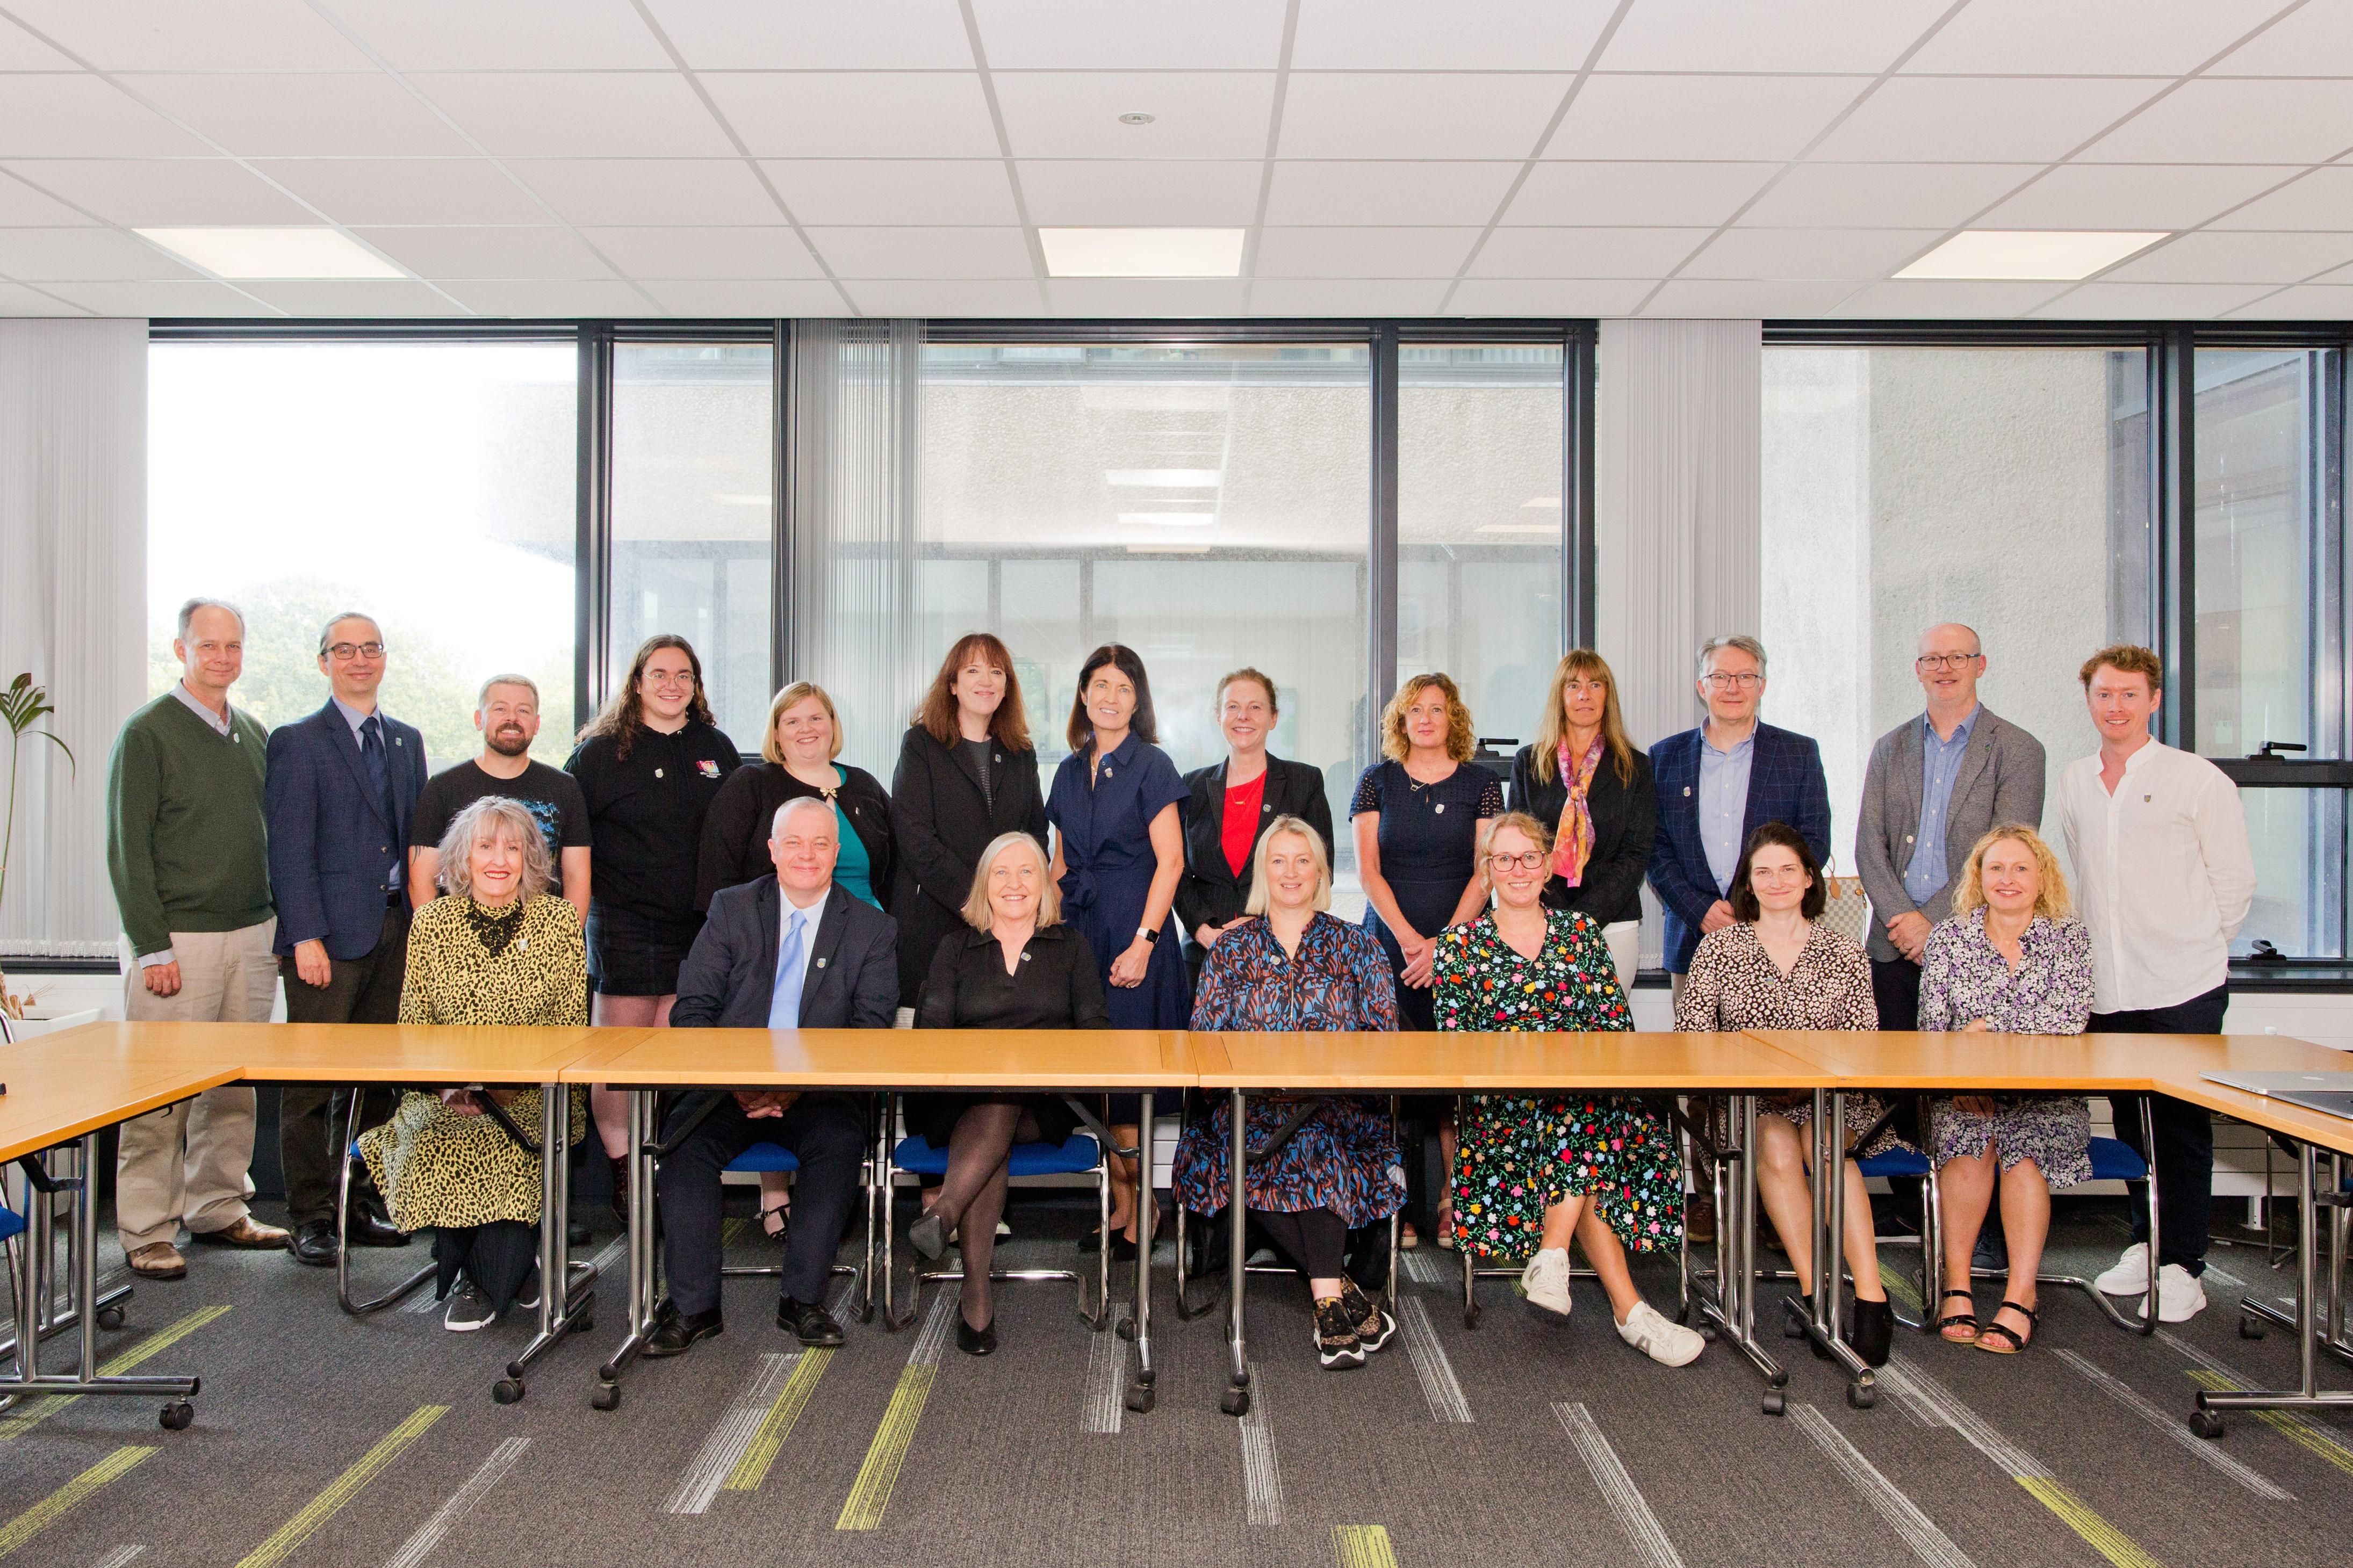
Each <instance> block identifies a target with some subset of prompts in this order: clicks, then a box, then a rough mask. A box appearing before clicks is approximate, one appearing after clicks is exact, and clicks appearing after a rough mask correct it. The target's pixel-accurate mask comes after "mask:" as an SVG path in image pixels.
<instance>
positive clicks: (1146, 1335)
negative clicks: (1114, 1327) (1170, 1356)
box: [1103, 1089, 1160, 1414]
mask: <svg viewBox="0 0 2353 1568" xmlns="http://www.w3.org/2000/svg"><path fill="white" fill-rule="evenodd" d="M1136 1122H1137V1125H1136V1132H1135V1169H1136V1176H1135V1194H1136V1197H1135V1310H1134V1317H1133V1318H1132V1319H1130V1320H1129V1321H1130V1322H1131V1323H1132V1324H1133V1325H1134V1332H1135V1382H1134V1384H1131V1385H1130V1386H1129V1388H1128V1391H1127V1407H1128V1408H1129V1409H1130V1410H1134V1411H1135V1412H1137V1413H1139V1414H1141V1413H1142V1412H1145V1411H1147V1410H1150V1409H1151V1408H1152V1406H1153V1404H1154V1398H1155V1395H1154V1389H1153V1381H1154V1379H1155V1377H1156V1376H1157V1375H1158V1374H1157V1373H1155V1371H1154V1370H1153V1365H1152V1226H1153V1222H1154V1221H1155V1220H1156V1219H1158V1218H1159V1217H1160V1215H1159V1211H1160V1202H1159V1200H1158V1199H1157V1198H1155V1197H1154V1196H1153V1194H1152V1091H1151V1090H1150V1089H1145V1091H1144V1104H1143V1107H1142V1114H1141V1115H1140V1116H1138V1117H1137V1119H1136ZM1103 1245H1104V1248H1105V1250H1109V1248H1110V1245H1111V1238H1110V1237H1104V1238H1103Z"/></svg>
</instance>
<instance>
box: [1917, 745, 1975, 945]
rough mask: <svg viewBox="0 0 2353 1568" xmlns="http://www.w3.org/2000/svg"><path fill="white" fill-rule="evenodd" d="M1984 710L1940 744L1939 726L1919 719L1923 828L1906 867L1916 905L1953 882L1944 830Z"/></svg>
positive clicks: (1921, 823) (1918, 832)
mask: <svg viewBox="0 0 2353 1568" xmlns="http://www.w3.org/2000/svg"><path fill="white" fill-rule="evenodd" d="M1982 711H1983V710H1982V709H1978V708H1972V709H1970V710H1969V716H1968V718H1966V719H1964V720H1962V721H1960V722H1959V723H1958V724H1957V725H1955V726H1954V727H1953V738H1952V739H1951V740H1949V741H1945V740H1939V739H1938V738H1937V736H1936V725H1934V724H1931V723H1930V722H1928V718H1927V715H1926V714H1922V715H1921V717H1920V826H1919V827H1918V828H1917V829H1916V830H1915V832H1914V833H1913V835H1912V858H1911V859H1910V860H1909V861H1907V862H1905V867H1904V891H1905V893H1906V894H1908V895H1909V896H1910V897H1911V900H1912V901H1913V902H1914V903H1915V904H1925V903H1926V902H1927V901H1928V900H1930V899H1931V898H1933V897H1934V896H1935V895H1936V889H1939V888H1941V887H1943V886H1944V885H1945V884H1946V882H1947V881H1949V880H1950V879H1951V877H1950V873H1949V868H1947V866H1946V864H1945V826H1946V824H1947V822H1948V821H1949V820H1950V818H1951V815H1952V804H1953V781H1954V780H1955V779H1956V778H1957V777H1959V776H1960V772H1961V756H1962V753H1963V752H1967V751H1968V749H1969V731H1971V730H1974V729H1975V728H1977V722H1978V714H1979V713H1980V712H1982Z"/></svg>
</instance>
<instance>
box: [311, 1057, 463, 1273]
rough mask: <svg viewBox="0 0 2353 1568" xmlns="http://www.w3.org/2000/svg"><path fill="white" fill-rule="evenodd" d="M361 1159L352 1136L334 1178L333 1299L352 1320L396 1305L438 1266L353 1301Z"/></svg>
mask: <svg viewBox="0 0 2353 1568" xmlns="http://www.w3.org/2000/svg"><path fill="white" fill-rule="evenodd" d="M364 1087H365V1086H364V1085H361V1086H355V1087H354V1088H353V1090H352V1104H353V1107H354V1108H356V1107H357V1106H358V1105H359V1103H360V1094H361V1092H362V1090H363V1089H364ZM359 1157H360V1141H359V1136H358V1134H356V1133H354V1134H353V1136H352V1139H351V1141H350V1142H348V1143H347V1144H345V1145H344V1147H343V1170H342V1171H341V1172H340V1173H337V1176H336V1179H335V1300H336V1301H337V1302H339V1303H340V1304H341V1305H342V1307H343V1310H344V1311H346V1312H349V1313H350V1314H351V1315H352V1316H353V1317H354V1318H364V1317H366V1316H367V1315H368V1314H369V1313H370V1312H381V1311H383V1310H385V1308H386V1307H390V1306H394V1305H396V1304H397V1303H398V1302H399V1301H400V1300H401V1299H402V1298H404V1297H406V1295H407V1294H408V1293H409V1292H410V1291H412V1290H414V1289H417V1287H418V1286H419V1285H422V1284H424V1283H425V1282H426V1281H427V1280H428V1279H432V1278H433V1276H434V1274H435V1272H436V1271H437V1270H438V1268H439V1265H438V1264H436V1263H434V1262H433V1261H432V1260H431V1259H429V1258H428V1259H427V1260H426V1262H425V1263H424V1264H423V1265H422V1266H420V1267H419V1268H417V1269H416V1270H415V1271H414V1272H413V1273H411V1274H410V1275H409V1276H408V1277H407V1278H406V1279H403V1280H401V1281H400V1283H399V1284H397V1285H395V1286H394V1287H393V1288H392V1289H389V1290H386V1291H385V1293H384V1294H383V1295H381V1296H371V1297H369V1298H368V1299H367V1300H364V1301H354V1300H352V1241H351V1229H352V1163H353V1161H354V1160H357V1159H358V1158H359Z"/></svg>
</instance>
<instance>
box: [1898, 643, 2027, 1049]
mask: <svg viewBox="0 0 2353 1568" xmlns="http://www.w3.org/2000/svg"><path fill="white" fill-rule="evenodd" d="M1912 668H1913V673H1914V674H1915V675H1917V676H1918V677H1919V679H1920V687H1921V689H1922V690H1924V691H1926V693H1927V694H1928V705H1927V711H1926V712H1925V713H1923V714H1922V715H1921V716H1920V717H1919V718H1916V719H1907V720H1905V721H1904V722H1903V723H1901V724H1898V725H1897V726H1895V728H1894V729H1893V730H1890V731H1887V733H1886V734H1884V735H1882V736H1881V737H1880V738H1879V742H1878V744H1876V745H1874V746H1873V747H1872V748H1871V762H1870V764H1869V765H1868V766H1867V767H1866V768H1865V769H1864V771H1863V775H1862V820H1861V821H1860V822H1858V823H1857V824H1856V825H1855V830H1854V865H1855V870H1856V872H1857V873H1858V874H1859V875H1860V876H1861V877H1862V890H1863V891H1864V892H1865V893H1866V894H1868V895H1869V896H1870V898H1871V940H1870V943H1869V945H1870V950H1871V989H1872V994H1873V999H1874V1000H1875V1001H1876V1002H1877V1003H1878V1004H1879V1026H1880V1027H1881V1028H1883V1029H1905V1030H1908V1029H1916V1028H1918V1027H1919V1026H1920V961H1921V955H1922V954H1923V953H1924V952H1926V951H1927V947H1928V933H1929V931H1932V930H1934V929H1935V928H1936V924H1937V922H1939V921H1943V920H1945V919H1946V918H1947V917H1948V916H1950V915H1951V914H1952V912H1953V893H1954V890H1955V889H1956V887H1957V884H1958V881H1959V879H1960V872H1961V867H1962V866H1963V865H1964V864H1966V863H1967V862H1968V858H1969V851H1970V850H1971V849H1972V848H1974V847H1976V845H1977V841H1978V838H1979V837H1982V836H1983V835H1984V834H1985V831H1986V830H1987V829H1988V828H1989V827H1992V826H1996V825H1997V824H2001V825H2007V824H2011V823H2015V824H2019V825H2021V826H2027V827H2040V826H2042V742H2040V741H2037V740H2036V739H2035V738H2034V737H2033V736H2031V735H2030V734H2028V733H2027V732H2026V731H2023V730H2021V729H2020V728H2019V727H2018V726H2017V725H2015V724H2012V723H2010V721H2007V720H2004V719H2001V718H1999V717H1997V716H1996V715H1995V714H1994V713H1993V712H1992V711H1991V710H1989V709H1987V708H1986V707H1984V706H1983V705H1981V704H1980V703H1979V702H1978V679H1979V678H1980V677H1981V676H1983V675H1984V674H1985V668H1986V660H1985V649H1984V646H1983V645H1982V644H1981V643H1979V642H1978V634H1977V633H1975V632H1973V631H1971V630H1970V629H1969V628H1968V627H1967V626H1959V625H1947V626H1931V627H1929V628H1928V629H1927V630H1926V632H1924V633H1922V634H1921V637H1920V656H1919V658H1915V660H1913V663H1912Z"/></svg>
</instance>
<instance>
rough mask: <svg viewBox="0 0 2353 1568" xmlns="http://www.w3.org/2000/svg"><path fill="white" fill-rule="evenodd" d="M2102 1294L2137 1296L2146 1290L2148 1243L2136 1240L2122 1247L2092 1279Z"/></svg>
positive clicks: (2093, 1284)
mask: <svg viewBox="0 0 2353 1568" xmlns="http://www.w3.org/2000/svg"><path fill="white" fill-rule="evenodd" d="M2092 1288H2093V1289H2095V1290H2097V1291H2098V1292H2099V1293H2100V1294H2101V1295H2103V1296H2139V1295H2144V1294H2146V1293H2147V1290H2148V1243H2147V1242H2146V1241H2136V1242H2134V1243H2133V1244H2132V1245H2131V1246H2130V1247H2126V1248H2125V1249H2124V1252H2123V1253H2122V1255H2121V1256H2119V1257H2118V1258H2116V1262H2115V1263H2113V1264H2111V1265H2110V1266H2109V1267H2108V1269H2107V1271H2106V1272H2105V1273H2103V1274H2102V1275H2100V1277H2099V1278H2098V1279H2094V1280H2093V1281H2092Z"/></svg>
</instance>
